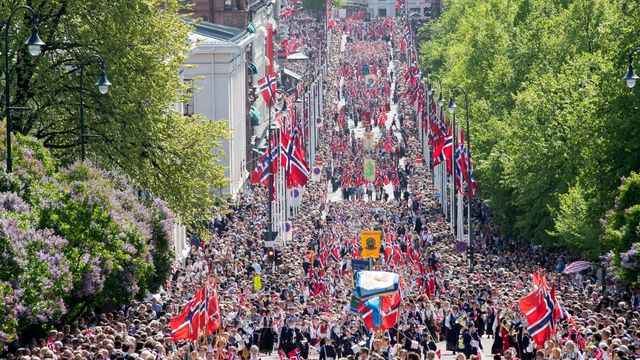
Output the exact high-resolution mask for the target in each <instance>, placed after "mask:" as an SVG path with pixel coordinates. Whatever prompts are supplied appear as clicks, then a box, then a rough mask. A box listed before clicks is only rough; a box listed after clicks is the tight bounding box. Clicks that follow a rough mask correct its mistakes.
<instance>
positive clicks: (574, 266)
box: [562, 260, 591, 274]
mask: <svg viewBox="0 0 640 360" xmlns="http://www.w3.org/2000/svg"><path fill="white" fill-rule="evenodd" d="M590 267H591V263H590V262H588V261H582V260H580V261H575V262H572V263H571V264H569V265H567V267H565V268H564V270H562V273H563V274H573V273H577V272H580V271H582V270H587V269H589V268H590Z"/></svg>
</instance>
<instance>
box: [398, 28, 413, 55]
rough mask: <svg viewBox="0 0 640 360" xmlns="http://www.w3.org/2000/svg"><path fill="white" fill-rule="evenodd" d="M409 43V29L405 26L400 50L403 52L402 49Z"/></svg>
mask: <svg viewBox="0 0 640 360" xmlns="http://www.w3.org/2000/svg"><path fill="white" fill-rule="evenodd" d="M410 43H411V29H410V28H409V25H408V24H407V27H406V29H405V31H404V35H403V36H402V42H401V43H400V50H404V48H405V47H407V45H409V44H410Z"/></svg>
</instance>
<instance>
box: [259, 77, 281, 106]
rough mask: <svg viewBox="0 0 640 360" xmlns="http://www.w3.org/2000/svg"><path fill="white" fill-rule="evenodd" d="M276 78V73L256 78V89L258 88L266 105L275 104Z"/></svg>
mask: <svg viewBox="0 0 640 360" xmlns="http://www.w3.org/2000/svg"><path fill="white" fill-rule="evenodd" d="M277 78H278V77H277V74H276V73H271V74H268V75H267V76H265V77H263V78H262V79H260V80H258V89H260V94H261V95H262V98H263V99H264V102H265V103H266V104H267V106H268V107H272V106H273V105H275V104H276V93H277V91H278V85H277V83H276V80H277Z"/></svg>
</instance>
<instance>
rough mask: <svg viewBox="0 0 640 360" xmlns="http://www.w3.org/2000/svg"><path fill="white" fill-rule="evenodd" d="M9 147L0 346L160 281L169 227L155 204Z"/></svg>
mask: <svg viewBox="0 0 640 360" xmlns="http://www.w3.org/2000/svg"><path fill="white" fill-rule="evenodd" d="M3 130H4V129H2V127H1V126H0V135H2V132H3ZM2 147H3V145H2V144H0V150H2ZM13 147H14V154H15V155H14V156H15V157H14V167H15V171H14V172H13V173H11V174H8V173H6V172H5V171H1V170H0V303H1V304H2V305H0V346H4V345H6V344H7V343H9V342H11V341H13V340H15V339H16V337H17V336H18V334H19V333H20V331H21V330H22V329H25V328H26V327H33V326H36V327H37V326H42V327H47V326H49V324H55V323H59V322H69V321H72V320H73V319H74V318H76V317H77V316H80V315H82V312H83V311H85V310H86V309H88V308H91V307H96V306H97V307H99V306H102V305H118V304H124V303H128V302H129V301H130V300H131V298H133V297H135V296H142V295H144V294H146V293H147V292H149V291H155V290H157V289H158V287H159V286H160V284H162V283H164V281H166V279H167V277H168V275H169V272H170V268H171V262H172V260H173V254H172V252H171V248H172V247H171V246H170V244H171V238H172V234H173V227H174V226H175V222H176V220H175V216H174V215H173V213H172V212H171V211H170V210H169V209H168V208H167V207H166V205H165V203H164V202H163V201H161V200H160V199H152V200H149V201H145V200H142V199H140V198H138V197H137V196H136V191H135V189H133V187H132V186H131V185H130V184H129V183H128V182H127V181H126V179H124V178H122V177H121V176H119V175H118V174H116V173H109V172H106V171H102V170H99V169H97V168H96V167H94V166H93V165H92V164H91V163H90V162H85V163H75V164H72V165H71V166H68V167H66V168H63V169H59V170H58V171H57V172H56V170H55V165H56V164H55V161H54V160H53V158H52V157H51V155H50V154H49V153H48V151H47V150H46V149H44V147H43V146H42V144H41V143H40V142H38V141H37V140H35V139H33V138H30V137H24V136H16V137H15V138H14V139H13ZM0 153H4V150H2V151H0ZM2 163H4V162H2ZM1 166H2V165H0V167H1ZM0 351H1V350H0Z"/></svg>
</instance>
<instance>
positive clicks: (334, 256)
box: [329, 246, 340, 262]
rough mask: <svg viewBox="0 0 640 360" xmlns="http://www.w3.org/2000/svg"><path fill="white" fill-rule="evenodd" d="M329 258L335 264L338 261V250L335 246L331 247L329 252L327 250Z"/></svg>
mask: <svg viewBox="0 0 640 360" xmlns="http://www.w3.org/2000/svg"><path fill="white" fill-rule="evenodd" d="M329 258H331V260H333V261H335V262H339V261H340V250H339V249H338V248H337V247H336V246H334V247H332V248H331V250H329Z"/></svg>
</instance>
